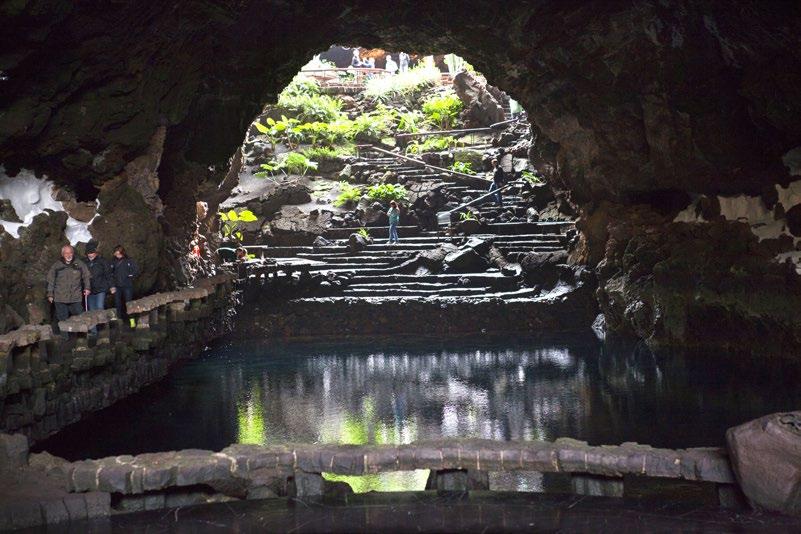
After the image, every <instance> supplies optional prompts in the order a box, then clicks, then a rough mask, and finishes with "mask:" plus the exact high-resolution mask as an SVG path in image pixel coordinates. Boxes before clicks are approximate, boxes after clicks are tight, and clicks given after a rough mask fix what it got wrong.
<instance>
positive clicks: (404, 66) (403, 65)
mask: <svg viewBox="0 0 801 534" xmlns="http://www.w3.org/2000/svg"><path fill="white" fill-rule="evenodd" d="M408 70H409V54H407V53H406V52H401V53H400V54H398V71H399V72H407V71H408Z"/></svg>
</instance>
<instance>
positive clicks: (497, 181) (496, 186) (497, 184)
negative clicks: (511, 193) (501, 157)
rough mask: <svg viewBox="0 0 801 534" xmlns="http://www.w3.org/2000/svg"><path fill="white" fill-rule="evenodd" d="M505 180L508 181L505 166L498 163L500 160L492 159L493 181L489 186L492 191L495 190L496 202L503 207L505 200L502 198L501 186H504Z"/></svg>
mask: <svg viewBox="0 0 801 534" xmlns="http://www.w3.org/2000/svg"><path fill="white" fill-rule="evenodd" d="M504 182H506V173H505V172H504V171H503V168H502V167H501V166H500V165H498V160H497V159H493V160H492V183H491V184H490V186H489V189H488V190H487V191H489V192H490V193H491V192H493V191H495V202H497V203H498V206H499V207H501V208H502V207H503V200H502V199H501V191H500V189H501V187H502V186H503V184H504Z"/></svg>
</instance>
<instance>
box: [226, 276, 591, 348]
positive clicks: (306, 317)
mask: <svg viewBox="0 0 801 534" xmlns="http://www.w3.org/2000/svg"><path fill="white" fill-rule="evenodd" d="M589 287H590V286H581V287H579V288H577V289H574V290H572V291H569V292H568V291H566V292H564V293H560V292H554V294H553V295H552V296H549V297H544V298H543V297H537V298H534V299H532V298H521V299H500V298H438V299H426V298H408V297H407V298H403V297H398V298H385V297H384V298H352V297H345V298H343V297H330V298H318V299H314V300H289V301H283V302H280V303H275V302H267V303H264V305H263V304H260V303H259V302H254V303H253V305H252V306H251V308H250V310H249V313H248V316H247V317H241V318H239V319H238V320H237V330H238V331H239V332H242V333H243V334H245V335H254V336H262V337H306V336H321V335H324V336H354V335H365V336H371V335H392V334H468V333H474V334H479V333H505V332H517V333H519V332H526V333H530V334H536V333H550V332H564V331H571V330H572V331H577V330H587V329H588V328H589V325H591V324H592V322H593V320H594V319H595V317H596V315H597V309H596V307H595V304H594V300H593V299H592V291H591V289H589ZM276 310H280V311H278V312H276Z"/></svg>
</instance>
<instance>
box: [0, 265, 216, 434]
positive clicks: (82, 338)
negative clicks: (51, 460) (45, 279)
mask: <svg viewBox="0 0 801 534" xmlns="http://www.w3.org/2000/svg"><path fill="white" fill-rule="evenodd" d="M231 285H232V284H231V277H230V276H228V275H219V276H216V277H213V278H208V279H204V280H200V281H198V282H197V283H196V285H195V287H193V288H188V289H184V290H180V291H173V292H167V293H158V294H155V295H151V296H148V297H144V298H142V299H138V300H135V301H131V302H129V303H128V312H129V314H130V316H131V317H132V318H133V319H134V320H135V322H136V327H135V328H133V329H130V328H128V327H127V326H126V325H123V324H122V322H121V321H120V320H118V319H117V317H116V313H115V311H114V310H100V311H94V312H87V313H83V314H81V315H78V316H74V317H71V318H69V319H68V320H66V321H61V322H60V323H59V328H60V330H61V331H62V332H66V333H68V339H63V338H62V337H61V336H59V335H53V331H52V329H51V327H50V326H42V325H37V326H33V325H26V326H23V327H22V328H20V329H18V330H15V331H13V332H10V333H8V334H5V335H2V336H0V431H3V432H15V433H22V434H25V435H26V436H27V437H28V438H29V439H30V441H31V442H36V441H39V440H42V439H44V438H46V437H48V436H50V435H52V434H53V433H55V432H56V431H58V430H60V429H62V428H64V427H65V426H67V425H69V424H71V423H74V422H76V421H78V420H79V419H80V418H81V416H82V415H83V414H85V413H89V412H92V411H95V410H99V409H101V408H105V407H107V406H109V405H111V404H113V403H114V402H116V401H117V400H120V399H122V398H124V397H126V396H128V395H130V394H132V393H134V392H136V391H138V390H139V389H140V388H142V387H143V386H145V385H147V384H150V383H152V382H155V381H156V380H159V379H160V378H162V377H164V376H165V375H166V374H167V371H168V369H169V368H170V366H171V365H172V364H173V363H174V362H175V361H176V360H178V359H179V358H185V357H191V356H194V355H196V354H197V353H199V352H200V350H201V349H202V348H203V347H204V346H205V344H206V343H208V341H210V340H211V339H214V338H216V337H218V336H219V335H221V334H222V333H224V331H226V329H227V328H228V321H227V317H228V314H229V310H230V308H231V306H230V295H231ZM92 328H97V332H98V334H97V337H96V338H90V336H89V331H90V329H92Z"/></svg>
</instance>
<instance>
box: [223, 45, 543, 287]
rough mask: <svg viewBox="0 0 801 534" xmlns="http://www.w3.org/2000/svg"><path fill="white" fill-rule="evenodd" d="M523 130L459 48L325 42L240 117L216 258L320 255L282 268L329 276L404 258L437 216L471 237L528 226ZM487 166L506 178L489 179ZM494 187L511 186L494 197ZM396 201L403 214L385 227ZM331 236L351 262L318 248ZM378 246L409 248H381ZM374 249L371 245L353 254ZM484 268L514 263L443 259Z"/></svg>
mask: <svg viewBox="0 0 801 534" xmlns="http://www.w3.org/2000/svg"><path fill="white" fill-rule="evenodd" d="M530 138H531V131H530V127H529V125H528V123H527V117H526V114H525V112H524V111H523V110H522V108H521V106H520V105H519V104H518V103H517V102H516V101H515V100H514V99H512V98H511V97H510V96H509V95H507V94H506V93H505V92H504V91H502V90H500V89H498V88H496V87H493V86H492V85H490V84H489V83H488V82H487V80H486V78H485V77H484V76H483V75H482V74H480V73H478V72H476V70H475V69H474V68H473V66H472V65H470V63H468V62H467V61H465V60H464V59H463V58H461V57H459V56H457V55H456V54H452V53H450V54H440V55H423V54H415V53H406V52H403V51H400V52H396V51H387V50H382V49H368V48H362V47H345V46H338V45H334V46H331V47H330V48H329V49H327V50H325V51H323V52H321V53H318V54H316V55H314V57H313V58H312V59H311V60H310V61H309V62H308V63H307V64H305V65H304V66H303V67H302V68H301V69H300V71H299V72H298V74H297V75H296V76H295V77H294V78H293V79H292V81H291V82H290V83H289V84H288V85H287V86H286V87H285V88H284V89H283V90H282V91H281V92H280V93H279V94H278V97H277V99H276V102H275V103H270V104H268V105H266V106H265V107H264V109H263V110H262V112H261V113H260V114H259V115H258V116H257V117H256V119H255V120H254V121H253V122H252V123H251V125H250V126H249V128H248V130H247V132H246V135H245V140H244V143H243V145H242V147H241V149H240V151H239V156H240V157H239V158H238V159H236V158H235V160H236V161H235V162H236V165H235V167H232V171H234V172H229V178H232V179H231V180H230V181H229V183H228V187H229V190H230V195H229V196H228V198H226V199H225V200H223V201H222V202H221V204H220V210H219V218H220V220H219V223H220V224H219V229H220V236H219V237H220V238H221V239H222V246H221V247H220V249H219V250H220V251H221V258H222V259H223V260H224V261H225V260H227V261H234V260H237V259H239V260H244V259H251V260H262V259H265V258H287V257H292V258H294V259H296V260H298V261H297V262H296V263H300V262H301V261H302V260H303V259H304V258H305V259H316V260H322V261H323V263H325V262H328V263H329V265H322V266H320V265H316V264H315V265H310V266H306V269H304V268H300V267H299V268H298V269H290V271H291V272H288V273H287V274H289V275H291V274H293V273H294V274H297V275H300V276H303V275H304V274H307V273H306V270H310V271H313V272H317V273H321V272H325V273H327V274H331V273H335V274H333V276H334V278H336V273H344V272H346V271H348V270H358V269H360V268H366V269H368V270H370V269H372V270H376V269H387V268H389V269H390V270H391V269H392V268H393V267H396V266H398V264H399V263H402V262H403V260H408V259H411V258H410V257H407V256H409V255H408V254H407V255H405V256H404V255H402V254H401V253H400V252H402V251H403V250H405V251H407V252H420V251H422V250H424V249H427V248H431V246H436V245H438V244H439V241H440V240H439V239H437V237H438V236H439V237H441V235H439V234H438V232H439V233H440V234H441V233H442V231H443V230H444V228H443V227H442V226H443V224H444V225H445V226H448V225H450V226H451V227H452V226H454V224H455V223H458V224H460V225H461V226H462V228H461V230H460V232H461V234H462V235H469V234H471V233H475V230H476V229H477V228H478V227H479V225H482V224H484V223H488V224H492V223H504V224H507V223H508V224H514V223H521V224H523V226H521V227H520V233H525V232H526V231H527V230H529V231H530V230H531V229H529V228H526V227H524V226H525V223H532V222H536V221H538V220H539V214H538V213H537V209H536V208H535V207H534V206H532V205H530V204H531V203H530V202H528V200H530V199H522V198H521V197H520V196H519V193H520V184H525V185H526V186H527V187H529V189H530V188H531V186H534V185H542V180H541V178H540V177H539V176H537V173H536V171H535V170H534V169H533V167H532V166H531V164H530V161H529V157H528V155H529V154H528V152H529V148H530V144H531V140H530ZM496 167H497V168H498V169H500V170H501V171H502V172H501V173H500V174H501V175H502V176H501V178H502V179H497V180H494V178H495V177H496V175H497V174H498V172H497V171H496V170H495V169H496ZM496 182H497V183H496ZM507 182H508V183H507ZM513 183H514V184H516V185H515V187H516V188H512V187H511V186H512V185H513ZM500 185H503V186H504V188H505V189H508V191H506V192H503V194H502V192H492V193H491V192H490V191H492V190H493V189H497V188H498V187H499V186H500ZM541 189H542V190H545V189H546V188H541ZM529 192H530V191H529ZM506 195H508V196H507V204H506V205H505V206H504V205H503V204H502V200H503V196H506ZM540 200H542V199H540ZM548 200H549V199H545V201H546V203H547V201H548ZM550 200H553V199H550ZM392 202H395V203H396V205H397V209H398V212H399V216H398V217H396V218H395V219H393V223H394V224H392V225H390V224H389V222H390V221H389V218H390V216H391V215H392V214H391V213H390V209H394V208H392V205H391V203H392ZM543 207H545V206H540V208H543ZM552 212H553V213H556V211H554V210H552ZM443 215H445V216H446V218H445V219H443ZM548 217H549V216H547V215H546V216H545V218H548ZM471 225H472V226H473V230H472V231H471V230H470V227H471ZM395 227H396V228H395ZM485 230H486V231H490V229H485ZM506 230H511V231H506V232H505V233H507V234H509V233H515V232H514V230H515V229H514V228H511V229H506ZM340 240H342V241H345V240H346V241H347V242H348V243H347V245H348V248H347V250H346V249H343V250H342V252H343V253H345V254H349V257H348V258H345V257H336V258H335V257H327V256H326V257H322V256H319V254H318V255H317V256H314V254H315V251H316V249H317V248H320V247H321V246H329V247H335V246H337V245H338V244H339V243H337V241H340ZM381 240H383V241H386V243H382V242H381ZM398 242H399V243H398ZM341 244H342V245H343V246H344V245H345V243H341ZM382 244H383V245H387V247H388V246H390V245H397V244H400V245H402V246H405V247H407V248H406V249H395V250H390V249H389V248H381V249H379V248H377V247H378V246H379V245H382ZM549 244H550V245H554V244H558V243H555V242H551V243H549ZM413 245H419V247H418V248H414V249H412V248H409V247H412V246H413ZM511 245H516V246H511ZM527 245H534V242H531V243H528V242H521V243H510V248H514V252H521V251H524V250H526V246H527ZM303 247H313V249H312V250H305V249H304V248H303ZM370 247H373V248H372V249H371V248H370ZM276 249H280V250H276ZM370 250H372V251H374V252H375V253H374V254H363V255H362V257H361V258H357V257H355V256H354V255H355V253H357V252H365V251H370ZM237 251H239V252H237ZM320 252H332V253H334V252H335V251H333V250H332V251H320ZM486 252H487V250H482V251H481V254H482V255H486ZM237 256H238V257H237ZM402 256H403V257H402ZM479 263H480V264H482V265H483V266H484V267H490V268H491V269H495V270H497V269H503V268H504V267H506V264H507V263H509V262H507V261H506V260H505V259H504V258H503V256H502V255H497V254H496V256H495V257H488V258H480V259H478V261H476V262H474V265H472V266H470V265H468V266H462V267H452V273H451V274H455V273H457V272H463V273H465V272H474V271H475V272H479V271H483V270H485V269H479V268H478V267H479V266H478V265H477V264H479ZM511 263H514V262H511ZM485 264H486V265H485ZM510 268H511V267H510ZM455 269H456V270H455ZM458 269H462V271H459V270H458ZM464 269H467V270H466V271H465V270H464ZM434 270H435V271H438V270H439V268H438V267H435V268H434ZM445 270H447V267H445ZM285 271H286V270H285ZM414 272H415V271H414V269H412V270H411V272H410V273H409V274H414ZM417 272H418V273H419V270H418V271H417ZM313 278H314V277H313ZM316 278H317V279H318V280H319V277H316ZM323 282H324V281H323ZM432 282H433V283H432V285H431V286H430V287H425V288H424V287H421V286H416V287H415V288H414V289H418V290H424V289H430V290H431V291H430V292H429V293H430V294H434V295H436V294H437V289H438V285H437V284H438V283H440V281H439V280H436V281H432ZM481 287H482V288H483V289H497V288H494V287H493V288H489V287H487V286H481ZM371 288H375V289H378V290H379V291H380V292H381V293H385V292H386V291H384V290H383V288H379V287H376V286H375V284H373V285H371ZM389 289H390V288H387V290H389ZM399 289H403V290H409V288H408V287H404V286H400V287H399ZM442 289H444V290H447V289H453V288H452V287H451V286H450V285H448V284H446V285H443V286H442ZM446 293H447V291H446Z"/></svg>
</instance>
